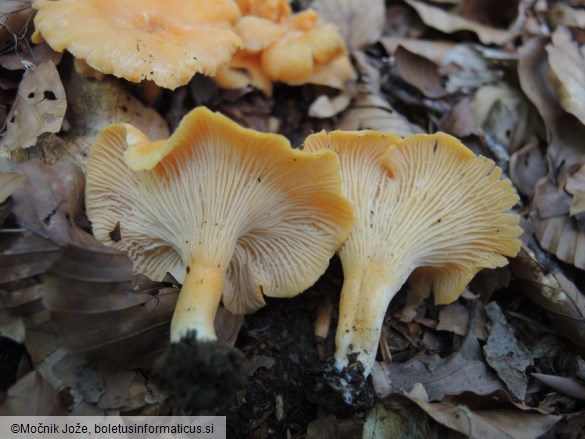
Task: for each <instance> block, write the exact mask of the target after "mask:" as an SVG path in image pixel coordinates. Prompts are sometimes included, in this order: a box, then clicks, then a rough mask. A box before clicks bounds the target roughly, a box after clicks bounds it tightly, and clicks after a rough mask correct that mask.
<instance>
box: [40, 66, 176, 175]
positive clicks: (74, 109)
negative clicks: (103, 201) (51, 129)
mask: <svg viewBox="0 0 585 439" xmlns="http://www.w3.org/2000/svg"><path fill="white" fill-rule="evenodd" d="M64 85H65V91H66V93H67V103H68V112H67V118H68V122H69V124H70V125H71V128H70V129H69V131H68V132H67V134H66V135H59V136H55V135H47V136H43V137H42V138H41V139H40V141H39V146H40V148H41V150H42V152H43V155H44V159H45V162H46V163H47V164H54V163H56V162H58V161H60V160H63V159H66V160H72V161H74V162H75V163H77V164H78V165H79V166H81V168H82V169H85V165H86V163H87V154H88V151H89V148H90V147H91V145H92V143H93V141H94V138H95V136H96V135H97V133H98V132H99V131H100V130H101V129H102V128H104V127H105V126H106V125H109V124H111V123H129V124H132V125H134V126H135V127H137V128H138V129H140V130H141V131H142V132H144V133H145V134H146V135H147V136H148V137H149V138H150V139H152V140H156V139H164V138H167V137H168V136H169V129H168V126H167V123H166V122H165V121H164V119H163V118H162V117H161V116H160V115H159V114H158V113H157V112H156V111H155V110H153V109H152V108H148V107H145V106H144V105H143V104H142V103H141V102H140V101H139V100H138V99H136V98H135V97H134V96H132V94H130V92H129V91H128V90H126V89H125V88H124V86H123V85H122V83H121V82H120V81H119V80H118V79H116V78H112V77H108V78H106V79H104V80H103V81H96V80H92V79H88V78H85V77H82V76H80V75H79V74H77V73H76V72H75V71H74V69H72V71H71V72H70V74H69V76H68V80H67V81H66V82H65V84H64Z"/></svg>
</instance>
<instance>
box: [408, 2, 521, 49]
mask: <svg viewBox="0 0 585 439" xmlns="http://www.w3.org/2000/svg"><path fill="white" fill-rule="evenodd" d="M405 2H406V3H407V4H409V5H410V6H412V7H413V8H414V9H415V10H416V12H417V13H418V15H419V16H420V18H421V19H422V21H424V22H425V24H426V25H427V26H430V27H432V28H435V29H438V30H440V31H441V32H445V33H453V32H457V31H462V30H467V31H472V32H474V33H475V34H476V35H477V36H478V38H479V39H480V41H481V42H482V43H484V44H505V43H507V42H509V41H511V40H512V39H513V38H514V37H515V36H516V34H515V32H512V31H509V30H505V29H498V28H494V27H490V26H485V25H483V24H479V23H476V22H474V21H471V20H468V19H465V18H463V17H461V16H458V15H454V14H450V13H448V12H446V11H444V10H442V9H440V8H438V7H435V6H430V5H428V4H426V3H423V2H421V1H415V0H405Z"/></svg>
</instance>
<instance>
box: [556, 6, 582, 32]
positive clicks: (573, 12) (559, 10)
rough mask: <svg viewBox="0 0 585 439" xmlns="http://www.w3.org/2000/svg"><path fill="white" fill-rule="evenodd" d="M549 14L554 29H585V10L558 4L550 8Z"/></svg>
mask: <svg viewBox="0 0 585 439" xmlns="http://www.w3.org/2000/svg"><path fill="white" fill-rule="evenodd" d="M548 12H549V18H550V21H551V23H552V25H553V28H556V27H558V26H570V27H579V28H582V29H583V28H585V10H584V9H581V8H572V7H571V6H569V5H564V4H560V3H556V4H553V5H551V6H550V9H549V11H548Z"/></svg>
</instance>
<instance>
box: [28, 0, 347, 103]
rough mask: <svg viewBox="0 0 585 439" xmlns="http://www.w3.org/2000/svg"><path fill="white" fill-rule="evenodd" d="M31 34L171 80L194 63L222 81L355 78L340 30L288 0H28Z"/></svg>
mask: <svg viewBox="0 0 585 439" xmlns="http://www.w3.org/2000/svg"><path fill="white" fill-rule="evenodd" d="M33 7H34V8H35V9H37V14H36V16H35V33H34V35H33V37H32V39H33V42H35V43H40V42H42V41H46V42H47V44H49V46H51V48H53V50H56V51H58V52H62V51H64V50H68V51H69V52H70V53H71V54H73V56H74V57H75V62H76V67H77V69H78V71H79V72H81V73H84V74H87V75H90V76H94V77H103V75H104V74H113V75H114V76H117V77H119V78H124V79H127V80H128V81H131V82H141V81H145V80H147V81H152V82H153V83H154V84H156V85H158V86H160V87H164V88H168V89H171V90H174V89H175V88H177V87H179V86H181V85H185V84H187V83H188V82H189V81H190V80H191V78H192V77H193V76H194V75H195V74H196V73H201V74H203V75H206V76H212V77H214V79H215V81H216V83H217V84H218V85H219V86H220V87H222V88H229V89H234V88H243V87H246V86H253V87H255V88H257V89H259V90H261V91H262V92H263V93H264V94H266V95H268V96H270V95H271V94H272V83H273V82H276V81H278V82H284V83H287V84H292V85H298V84H321V85H326V86H330V87H336V88H341V87H343V84H344V83H345V82H347V81H348V80H351V79H354V78H355V72H354V70H353V67H352V65H351V62H350V61H349V57H348V55H347V49H346V46H345V43H344V41H343V38H342V37H341V35H339V33H338V32H337V30H336V28H335V26H332V25H326V24H323V23H322V22H321V20H320V18H319V16H318V14H317V13H316V12H315V11H313V10H306V11H302V12H300V13H298V14H293V13H292V11H291V8H290V6H289V4H288V2H287V1H286V0H234V1H233V0H191V1H184V0H167V1H164V2H163V1H160V0H141V1H120V0H59V1H53V0H36V1H35V2H34V4H33Z"/></svg>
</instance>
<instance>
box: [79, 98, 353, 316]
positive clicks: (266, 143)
mask: <svg viewBox="0 0 585 439" xmlns="http://www.w3.org/2000/svg"><path fill="white" fill-rule="evenodd" d="M133 169H135V170H133ZM86 204H87V211H88V216H89V218H90V220H91V222H92V225H93V231H94V234H95V236H96V237H97V238H98V239H99V240H100V241H102V242H103V243H105V244H107V245H110V246H112V247H115V248H117V249H119V250H122V251H125V252H127V253H128V254H129V255H130V257H131V259H132V260H133V261H134V264H135V270H136V271H138V272H140V273H144V274H146V275H147V276H149V277H151V278H153V279H161V278H162V277H163V276H164V275H165V273H166V272H170V273H171V274H172V275H173V276H175V278H176V279H177V280H179V281H182V280H183V279H184V277H185V274H186V270H187V269H188V264H189V263H190V261H194V260H195V263H198V262H200V263H201V264H202V265H204V266H210V267H215V266H216V265H217V264H223V263H224V262H223V261H226V260H227V261H228V263H227V264H226V265H228V266H227V271H226V280H225V286H224V292H223V302H224V305H225V307H226V308H227V309H228V310H229V311H231V312H233V313H236V314H245V313H250V312H253V311H255V310H256V309H258V308H259V307H261V306H262V305H263V304H264V299H263V295H267V296H272V297H290V296H294V295H296V294H298V293H300V292H302V291H303V290H305V289H306V288H308V287H310V286H311V285H312V284H313V283H314V282H315V281H316V280H317V278H318V277H319V276H320V275H321V274H322V273H323V272H324V271H325V269H326V267H327V265H328V263H329V259H330V258H331V256H332V255H333V253H334V252H335V251H336V249H337V248H338V247H339V246H340V245H341V244H342V243H343V242H344V240H345V239H346V238H347V236H348V235H349V233H350V230H351V228H352V226H353V224H354V216H353V208H352V206H351V204H350V203H349V202H348V200H347V199H346V198H345V197H344V196H343V194H342V192H341V181H340V174H339V160H338V158H337V156H336V155H335V154H334V153H333V152H331V151H321V152H317V153H308V152H304V151H299V150H294V149H292V148H291V147H290V143H289V142H288V140H286V139H285V138H284V137H282V136H279V135H276V134H265V133H259V132H256V131H254V130H251V129H245V128H242V127H240V126H239V125H237V124H236V123H234V122H232V121H231V120H229V119H228V118H227V117H225V116H222V115H220V114H218V113H213V112H211V111H209V110H208V109H206V108H203V107H199V108H196V109H195V110H193V111H192V112H191V113H189V114H188V115H187V116H185V117H184V119H183V120H182V121H181V123H180V124H179V126H178V128H177V130H176V131H175V133H174V134H173V135H172V136H171V137H170V138H169V139H168V140H166V141H157V142H148V139H147V138H146V136H145V135H144V134H142V133H141V132H140V131H139V130H137V129H136V128H134V127H132V126H130V125H125V124H117V125H110V126H109V127H106V128H105V129H104V130H103V131H102V132H101V133H100V134H99V135H98V137H97V139H96V141H95V143H94V145H93V147H92V149H91V151H90V157H89V162H88V175H87V190H86ZM114 230H117V231H118V236H117V237H116V238H119V239H116V240H115V241H114V240H113V238H112V236H113V234H112V232H113V231H114Z"/></svg>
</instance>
